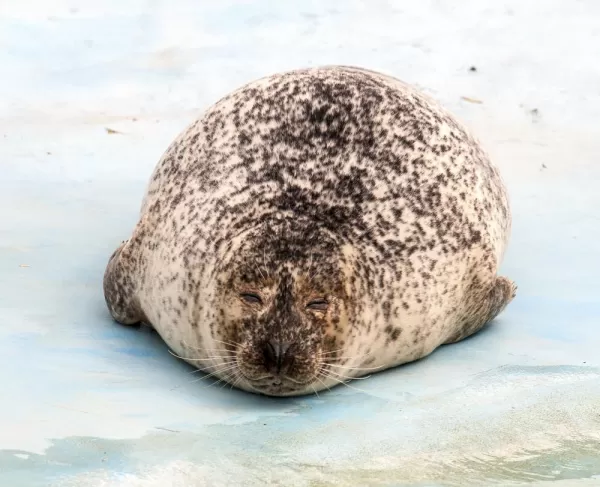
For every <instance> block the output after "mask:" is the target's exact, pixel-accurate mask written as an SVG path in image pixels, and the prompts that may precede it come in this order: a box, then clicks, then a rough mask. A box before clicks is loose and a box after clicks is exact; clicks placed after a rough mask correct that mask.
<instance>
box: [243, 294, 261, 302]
mask: <svg viewBox="0 0 600 487" xmlns="http://www.w3.org/2000/svg"><path fill="white" fill-rule="evenodd" d="M240 297H241V298H242V299H243V300H244V301H246V302H247V303H252V304H262V299H261V298H260V296H259V295H258V294H256V293H242V294H240Z"/></svg>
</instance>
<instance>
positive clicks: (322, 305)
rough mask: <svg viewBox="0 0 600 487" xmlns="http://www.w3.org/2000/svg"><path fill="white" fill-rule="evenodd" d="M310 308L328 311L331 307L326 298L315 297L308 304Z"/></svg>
mask: <svg viewBox="0 0 600 487" xmlns="http://www.w3.org/2000/svg"><path fill="white" fill-rule="evenodd" d="M306 307H307V308H308V309H313V310H316V311H326V310H327V308H328V307H329V303H328V302H327V300H326V299H323V298H321V299H313V300H312V301H311V302H310V303H308V304H307V305H306Z"/></svg>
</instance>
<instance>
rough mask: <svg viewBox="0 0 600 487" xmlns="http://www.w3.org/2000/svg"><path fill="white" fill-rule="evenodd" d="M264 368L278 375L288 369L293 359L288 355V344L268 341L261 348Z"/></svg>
mask: <svg viewBox="0 0 600 487" xmlns="http://www.w3.org/2000/svg"><path fill="white" fill-rule="evenodd" d="M263 357H264V361H265V367H266V369H267V370H268V371H269V372H272V373H276V374H280V373H285V371H286V370H287V369H288V368H289V367H290V365H291V364H292V363H293V361H294V357H293V356H292V354H291V353H290V343H286V342H279V341H276V340H269V341H268V342H266V343H265V346H264V347H263Z"/></svg>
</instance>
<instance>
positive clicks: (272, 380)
mask: <svg viewBox="0 0 600 487" xmlns="http://www.w3.org/2000/svg"><path fill="white" fill-rule="evenodd" d="M313 382H314V379H313V380H309V381H302V382H300V381H297V380H294V379H292V378H290V377H285V376H279V375H271V374H269V375H268V376H264V377H261V378H258V379H254V380H250V379H246V383H247V384H248V385H249V386H250V387H251V388H252V390H253V391H254V392H257V393H259V394H264V395H266V396H279V397H286V396H303V395H307V394H313V393H314V390H315V389H314V388H312V387H311V384H312V383H313Z"/></svg>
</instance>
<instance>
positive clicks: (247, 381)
mask: <svg viewBox="0 0 600 487" xmlns="http://www.w3.org/2000/svg"><path fill="white" fill-rule="evenodd" d="M510 229H511V214H510V208H509V202H508V198H507V192H506V189H505V186H504V184H503V182H502V180H501V177H500V175H499V173H498V171H497V169H496V168H495V167H494V166H493V165H492V164H491V163H490V161H489V158H488V155H487V154H486V153H485V152H484V150H483V149H482V148H481V146H480V144H479V143H478V142H477V140H476V139H475V138H474V137H473V136H472V135H470V134H469V132H468V131H467V130H466V129H465V128H463V126H462V125H461V124H460V123H459V122H458V121H457V120H456V119H455V118H454V117H453V116H452V115H450V114H449V113H448V112H447V111H446V110H444V109H443V108H442V107H441V106H440V105H438V103H436V102H435V101H433V100H431V99H430V98H429V97H427V96H425V95H424V94H422V93H420V92H418V91H417V90H416V89H414V88H412V87H410V86H409V85H407V84H405V83H403V82H401V81H399V80H397V79H395V78H393V77H390V76H388V75H385V74H381V73H377V72H373V71H370V70H366V69H361V68H356V67H346V66H325V67H318V68H310V69H298V70H294V71H290V72H285V73H279V74H275V75H272V76H269V77H266V78H262V79H259V80H256V81H254V82H251V83H249V84H247V85H245V86H242V87H241V88H239V89H237V90H236V91H234V92H233V93H231V94H229V95H228V96H225V97H224V98H222V99H221V100H219V101H218V102H217V103H215V104H214V105H213V106H212V107H210V108H209V109H208V110H207V111H206V112H205V113H204V115H203V116H202V117H201V118H200V119H198V120H197V121H195V122H194V123H193V124H192V125H190V126H189V127H188V128H187V129H186V130H185V131H184V132H183V133H181V134H180V135H179V136H178V137H177V138H176V140H175V141H174V142H173V143H172V144H171V145H170V146H169V148H168V149H167V151H166V152H165V153H164V155H163V156H162V158H161V159H160V161H159V162H158V165H157V166H156V168H155V170H154V173H153V175H152V177H151V180H150V183H149V186H148V188H147V192H146V195H145V197H144V200H143V203H142V208H141V215H140V219H139V221H138V223H137V225H136V227H135V228H134V230H133V234H132V235H131V238H129V239H128V240H126V241H125V242H124V243H123V244H122V245H121V246H119V247H118V249H117V250H116V251H115V252H114V253H113V255H112V257H111V258H110V260H109V262H108V265H107V268H106V272H105V276H104V294H105V299H106V303H107V305H108V309H109V310H110V313H111V315H112V317H113V318H114V319H115V320H116V321H117V322H120V323H122V324H136V323H140V322H144V323H147V324H149V325H151V326H152V327H154V328H155V329H156V331H157V332H158V333H159V334H160V336H161V337H162V339H163V340H164V341H165V342H166V344H167V345H168V346H169V347H170V349H171V350H172V351H173V352H174V353H175V354H176V355H178V356H179V357H181V358H183V359H184V360H186V361H187V362H189V363H190V364H193V365H194V366H196V367H198V368H200V369H202V370H205V371H207V372H209V373H210V374H211V375H213V376H214V377H216V378H217V379H220V380H223V381H226V382H228V383H230V384H231V385H232V386H235V387H238V388H240V389H244V390H247V391H251V392H256V393H260V394H265V395H272V396H291V395H301V394H309V393H312V392H318V391H320V390H322V389H324V388H329V387H331V386H334V385H336V384H339V383H345V382H346V381H347V380H349V379H352V378H356V377H360V376H364V375H366V374H367V373H370V372H372V371H373V370H383V369H386V368H389V367H394V366H397V365H400V364H403V363H407V362H411V361H414V360H417V359H420V358H422V357H425V356H427V355H428V354H430V353H431V352H432V351H434V350H435V349H436V348H437V347H439V346H440V345H442V344H449V343H454V342H458V341H460V340H462V339H464V338H466V337H468V336H469V335H472V334H473V333H475V332H477V331H478V330H480V329H481V328H482V327H483V326H484V325H485V324H486V323H488V322H489V321H491V320H492V319H494V318H495V317H496V316H497V315H498V314H499V313H500V312H501V311H502V310H503V309H504V307H505V306H506V305H507V304H508V303H509V302H510V301H511V300H512V299H513V297H514V296H515V290H516V287H515V285H514V284H513V282H511V281H510V280H508V279H507V278H505V277H502V276H498V275H497V271H498V267H499V265H500V263H501V261H502V258H503V254H504V251H505V248H506V246H507V243H508V239H509V234H510Z"/></svg>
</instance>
